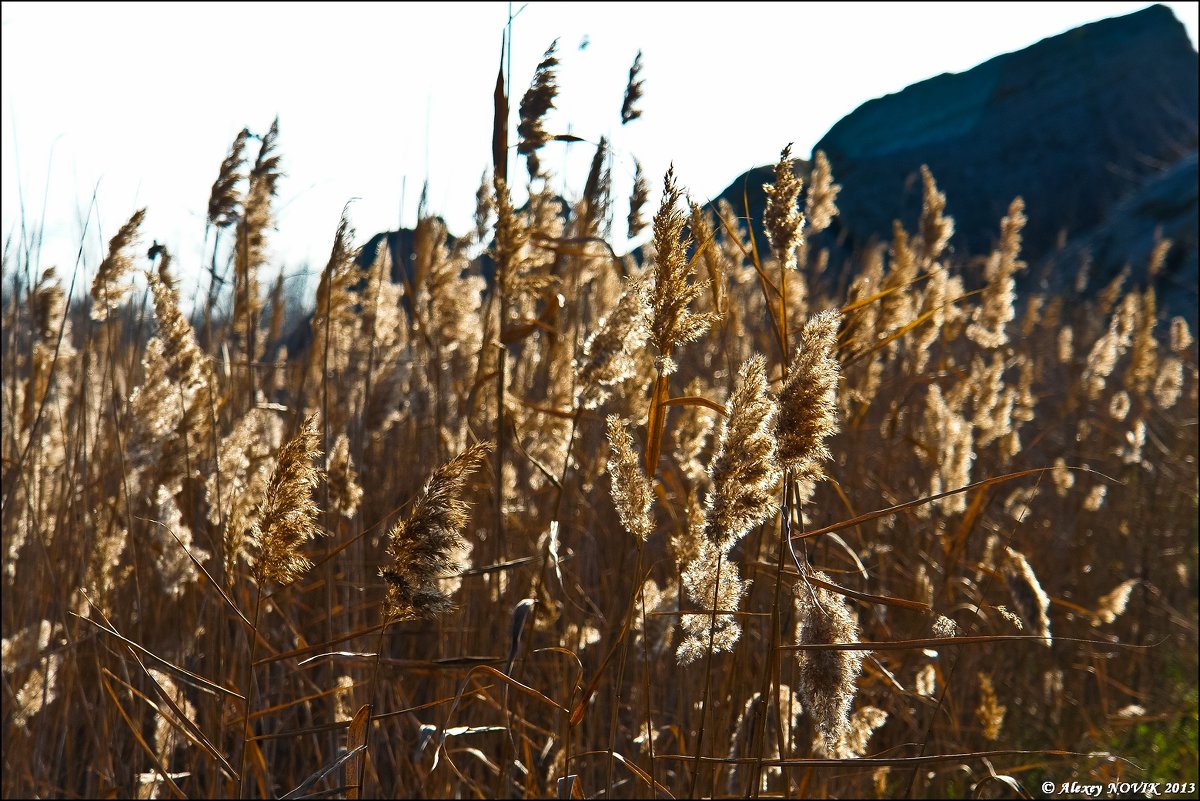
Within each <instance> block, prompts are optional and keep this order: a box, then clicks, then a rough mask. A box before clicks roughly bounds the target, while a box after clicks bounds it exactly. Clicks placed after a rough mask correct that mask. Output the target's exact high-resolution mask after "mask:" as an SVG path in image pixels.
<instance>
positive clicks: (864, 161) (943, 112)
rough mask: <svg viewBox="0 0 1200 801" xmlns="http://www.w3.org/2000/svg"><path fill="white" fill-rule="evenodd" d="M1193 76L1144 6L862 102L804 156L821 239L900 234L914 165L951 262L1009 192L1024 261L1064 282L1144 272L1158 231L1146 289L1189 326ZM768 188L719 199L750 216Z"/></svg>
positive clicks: (983, 239)
mask: <svg viewBox="0 0 1200 801" xmlns="http://www.w3.org/2000/svg"><path fill="white" fill-rule="evenodd" d="M1198 66H1200V64H1198V59H1197V53H1196V51H1195V50H1194V49H1193V47H1192V44H1191V41H1190V40H1189V39H1188V36H1187V33H1186V31H1185V30H1184V27H1183V25H1182V24H1181V23H1180V22H1179V21H1178V20H1177V19H1176V18H1175V16H1174V15H1173V14H1172V13H1171V11H1170V10H1169V9H1167V8H1166V7H1164V6H1151V7H1149V8H1146V9H1144V10H1142V11H1139V12H1136V13H1134V14H1130V15H1127V16H1124V17H1116V18H1113V19H1107V20H1103V21H1100V22H1095V23H1092V24H1089V25H1084V26H1082V27H1080V28H1076V29H1074V30H1071V31H1068V32H1067V33H1064V34H1061V35H1059V36H1054V37H1051V38H1049V39H1045V40H1043V41H1041V42H1038V43H1037V44H1035V45H1033V46H1031V47H1029V48H1026V49H1025V50H1021V51H1019V52H1016V53H1008V54H1005V55H1001V56H997V57H996V58H993V59H991V60H990V61H987V62H985V63H983V64H980V65H979V66H978V67H975V68H974V69H971V70H969V71H967V72H964V73H960V74H953V75H952V74H944V75H939V76H937V77H935V78H931V79H929V80H926V81H922V82H920V83H917V84H914V85H912V86H910V87H908V88H906V89H904V90H903V91H901V92H898V93H896V94H893V95H888V96H886V97H881V98H878V99H875V100H871V101H868V102H867V103H864V104H863V105H862V106H860V107H859V108H858V109H856V110H855V111H854V112H853V113H851V114H850V115H848V116H847V117H845V118H843V119H842V120H841V121H839V122H838V123H837V124H836V125H834V126H833V128H832V129H831V130H830V131H829V132H828V133H827V134H826V135H825V136H824V137H823V138H822V139H821V140H820V142H818V143H817V145H816V146H815V148H814V150H823V151H825V153H826V155H827V156H828V157H829V160H830V162H831V164H832V165H833V173H834V177H835V178H836V179H837V181H838V182H839V183H840V184H842V186H843V189H842V193H841V195H840V197H839V198H838V206H839V207H840V208H841V211H842V214H841V218H840V220H839V227H838V228H836V229H833V230H831V232H830V233H831V235H832V236H831V237H830V238H829V239H828V240H827V241H826V242H823V244H833V243H835V242H836V243H837V244H840V247H841V249H842V250H843V251H844V252H846V253H850V252H853V251H854V250H856V249H858V248H860V247H862V246H863V245H865V244H867V243H868V242H869V241H870V239H871V237H873V236H881V237H884V238H888V237H890V232H891V223H892V220H893V219H899V220H901V221H902V222H903V223H904V224H905V226H906V227H908V228H909V229H910V230H912V228H913V226H914V225H915V222H916V220H917V216H918V212H919V210H920V203H921V181H920V177H919V173H918V170H919V168H920V166H921V165H922V164H928V165H929V166H930V168H931V169H932V170H933V174H934V175H935V176H936V178H937V181H938V185H939V187H940V188H941V189H942V190H943V191H945V192H946V195H947V198H948V200H949V207H948V212H949V213H950V214H952V215H953V216H954V218H955V221H956V227H957V234H956V236H955V239H954V242H953V245H954V247H955V249H956V250H957V252H959V253H979V252H984V251H986V250H987V249H989V248H990V247H991V245H992V243H993V241H994V239H995V237H996V235H997V227H998V223H999V220H1000V218H1001V217H1002V216H1003V215H1004V213H1005V210H1006V209H1007V207H1008V204H1009V202H1010V201H1011V200H1012V199H1013V198H1014V197H1016V196H1017V195H1020V196H1022V197H1023V198H1024V199H1025V204H1026V212H1027V214H1028V216H1029V224H1028V226H1027V228H1026V230H1025V257H1026V259H1027V260H1028V261H1029V262H1030V263H1031V264H1035V265H1036V264H1039V263H1040V264H1043V265H1045V264H1049V263H1053V264H1054V265H1057V266H1058V268H1059V270H1070V271H1071V273H1072V275H1073V272H1074V270H1075V268H1076V266H1077V265H1078V262H1079V257H1080V255H1081V253H1082V251H1083V249H1084V248H1089V249H1091V256H1092V258H1093V260H1094V266H1095V268H1096V269H1095V270H1094V273H1093V285H1097V284H1100V281H1101V280H1102V278H1103V276H1104V275H1106V274H1107V275H1109V276H1111V274H1115V273H1116V272H1118V271H1119V270H1120V269H1121V268H1122V267H1123V266H1124V265H1125V264H1126V263H1129V264H1131V266H1132V267H1133V268H1134V269H1135V270H1136V269H1138V268H1139V267H1140V268H1141V269H1142V271H1143V272H1144V268H1145V260H1146V257H1147V255H1148V253H1149V250H1150V248H1151V247H1152V245H1153V241H1154V233H1155V230H1156V229H1158V228H1161V229H1163V231H1164V235H1166V236H1172V237H1173V238H1176V248H1175V250H1174V252H1173V254H1172V256H1171V257H1170V259H1169V260H1168V264H1167V268H1166V269H1165V270H1164V272H1163V273H1162V274H1161V275H1160V281H1161V282H1162V284H1163V287H1162V289H1164V290H1166V291H1167V292H1170V293H1173V297H1172V298H1170V299H1169V305H1170V307H1171V309H1172V311H1173V312H1175V313H1184V311H1185V306H1186V307H1190V309H1187V310H1186V311H1187V313H1188V314H1189V316H1190V317H1191V318H1192V319H1193V320H1194V319H1195V316H1196V311H1195V303H1196V280H1197V279H1196V252H1197V250H1196V235H1195V231H1196V150H1197V141H1198V125H1197V117H1198V115H1200V108H1198V101H1197V94H1198V89H1197V74H1198V73H1197V68H1198ZM1189 164H1190V165H1191V166H1190V167H1189V166H1188V165H1189ZM798 167H800V168H802V167H803V165H802V164H798ZM1189 170H1190V172H1189ZM1188 176H1190V178H1189V177H1188ZM769 179H770V170H769V168H757V169H756V170H752V171H750V172H748V173H747V174H745V175H743V176H742V177H740V178H739V179H738V180H737V181H735V182H734V183H733V184H732V185H731V186H730V187H729V188H728V189H727V190H725V192H724V193H722V196H723V197H725V198H726V199H728V200H729V201H730V202H731V203H733V205H734V208H735V209H738V210H739V211H740V210H741V209H742V208H743V200H742V197H743V191H744V189H745V191H746V192H747V194H748V195H749V198H750V206H749V208H750V213H751V218H752V219H758V218H759V217H760V216H761V209H762V200H761V198H762V190H761V184H762V183H763V181H764V180H769ZM1064 243H1069V244H1068V247H1067V248H1065V249H1063V247H1062V246H1063V245H1064ZM1041 272H1042V271H1039V270H1031V271H1028V272H1027V276H1028V277H1027V279H1026V280H1032V277H1033V276H1035V275H1038V274H1039V273H1041ZM1134 277H1135V279H1136V274H1135V276H1134ZM1050 283H1055V280H1051V281H1050ZM1180 293H1182V294H1180ZM1189 293H1190V294H1189ZM1161 296H1162V293H1160V297H1161Z"/></svg>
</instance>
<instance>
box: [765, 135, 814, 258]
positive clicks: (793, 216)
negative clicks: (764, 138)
mask: <svg viewBox="0 0 1200 801" xmlns="http://www.w3.org/2000/svg"><path fill="white" fill-rule="evenodd" d="M803 185H804V181H803V180H802V179H800V178H799V177H797V176H796V175H794V174H793V172H792V146H791V145H790V144H789V145H788V146H787V147H785V148H784V149H783V152H782V153H780V154H779V162H778V163H777V164H776V165H775V183H773V184H763V191H764V192H766V194H767V206H766V209H765V210H764V211H763V228H764V229H765V230H766V233H767V241H768V242H770V243H771V251H772V252H773V253H774V254H775V257H776V258H777V259H779V261H781V262H782V263H783V266H784V269H787V270H794V269H796V248H798V247H799V246H800V245H801V244H802V243H803V242H804V215H803V214H801V213H800V209H799V208H798V207H797V205H796V201H797V199H798V198H799V197H800V189H801V187H802V186H803Z"/></svg>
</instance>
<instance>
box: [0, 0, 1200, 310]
mask: <svg viewBox="0 0 1200 801" xmlns="http://www.w3.org/2000/svg"><path fill="white" fill-rule="evenodd" d="M1146 5H1147V4H1146V3H1123V2H1092V3H1049V2H1041V3H1030V4H1017V3H937V4H934V3H911V2H910V3H881V4H870V3H860V4H840V3H805V4H780V3H770V4H753V3H740V4H737V5H732V4H724V3H714V4H704V3H688V4H682V3H672V4H653V3H638V4H618V3H543V2H531V3H528V4H525V5H522V4H520V3H515V4H513V6H512V8H513V10H514V12H516V11H519V13H518V14H517V16H516V19H515V21H514V23H513V53H512V87H513V89H512V93H513V98H512V105H513V108H514V116H515V109H516V106H517V105H518V103H519V101H520V96H521V94H522V93H523V92H524V90H525V89H526V88H527V87H528V85H529V81H530V78H531V77H532V74H533V69H534V67H535V65H536V64H537V62H538V61H539V60H540V59H541V56H542V53H543V51H544V50H545V49H546V48H547V46H548V45H549V44H550V42H551V41H553V40H554V39H555V38H558V39H559V55H560V58H561V60H562V66H561V68H560V71H559V79H558V82H559V85H560V94H559V97H558V100H557V108H556V109H555V110H553V111H552V112H551V113H550V115H549V118H548V120H547V127H548V128H549V129H551V130H552V132H555V133H558V132H562V133H566V132H570V133H573V134H575V135H577V136H580V137H582V138H583V139H585V140H587V142H591V143H595V142H597V141H598V140H599V138H600V137H601V136H608V137H609V138H610V140H611V141H612V143H613V145H614V156H615V160H614V165H613V182H614V194H615V195H617V196H618V202H617V208H616V213H617V214H618V215H619V217H618V219H623V217H624V214H625V203H624V202H623V201H622V200H620V198H621V197H622V196H627V193H628V189H629V184H630V181H631V179H632V173H633V161H632V157H633V156H637V157H638V158H639V159H640V160H641V162H642V164H643V166H644V169H645V170H646V172H647V174H648V175H649V176H650V177H651V179H652V180H651V183H652V185H653V186H654V187H655V190H656V193H657V188H658V186H659V184H660V183H661V177H662V174H663V172H664V171H665V170H666V168H667V166H668V164H669V163H670V162H671V161H674V163H675V166H676V172H677V174H678V176H679V179H680V182H681V183H682V184H683V185H684V186H686V187H687V188H688V189H689V191H691V192H692V194H693V195H694V196H695V197H696V198H697V199H707V198H709V197H712V196H714V195H716V194H717V193H719V192H720V191H721V190H722V189H723V188H724V187H725V186H726V185H728V184H729V183H730V182H731V181H732V180H733V179H734V178H736V177H737V176H738V175H739V174H740V173H741V172H743V171H745V170H746V169H748V168H750V167H752V166H755V165H758V164H765V163H768V162H772V161H774V160H776V159H777V158H778V155H779V151H780V149H781V148H782V147H783V146H784V145H786V144H787V143H788V142H794V143H795V148H794V152H795V154H796V155H798V156H804V157H807V156H808V155H809V153H810V152H811V149H812V146H813V145H814V144H815V143H816V142H817V140H818V139H819V138H820V137H821V136H822V135H823V134H824V133H825V132H826V131H828V130H829V128H830V127H831V126H832V125H833V124H834V123H835V122H837V120H838V119H840V118H841V117H843V116H845V115H846V114H848V113H850V112H851V111H853V110H854V109H855V108H857V107H858V106H859V105H860V104H862V103H863V102H865V101H867V100H869V99H871V98H874V97H878V96H880V95H884V94H887V93H891V92H896V91H899V90H900V89H903V88H904V87H905V86H907V85H909V84H911V83H914V82H916V81H920V80H923V79H925V78H929V77H932V76H934V75H937V74H939V73H943V72H961V71H963V70H967V69H970V68H971V67H973V66H975V65H976V64H979V63H981V62H983V61H985V60H987V59H989V58H991V57H992V56H995V55H997V54H999V53H1005V52H1011V51H1014V50H1019V49H1021V48H1024V47H1027V46H1028V45H1031V44H1033V43H1034V42H1036V41H1039V40H1041V39H1043V38H1045V37H1047V36H1053V35H1055V34H1058V33H1062V32H1063V31H1066V30H1069V29H1070V28H1073V27H1076V26H1078V25H1081V24H1083V23H1086V22H1090V21H1094V20H1097V19H1102V18H1105V17H1110V16H1117V15H1121V14H1127V13H1131V12H1133V11H1136V10H1138V9H1140V8H1144V7H1145V6H1146ZM1166 5H1168V6H1169V7H1171V8H1172V9H1173V11H1174V12H1175V15H1176V16H1177V17H1179V18H1180V19H1181V21H1183V23H1184V24H1185V26H1186V27H1187V30H1188V33H1189V35H1190V36H1191V38H1192V42H1193V46H1194V45H1195V42H1196V39H1197V16H1198V13H1197V7H1198V4H1197V3H1167V4H1166ZM509 8H510V6H509V4H508V3H506V2H487V3H470V4H467V3H464V4H450V3H400V4H375V3H370V4H366V3H364V4H356V3H338V4H336V5H333V4H326V3H288V4H262V5H258V4H248V3H239V4H210V3H205V4H173V3H164V4H149V3H145V4H143V3H138V4H124V3H95V4H93V3H88V4H69V3H68V4H64V3H18V2H5V3H4V4H3V7H2V30H3V50H2V52H3V71H2V84H3V87H2V94H3V98H2V106H3V132H2V136H0V140H2V141H0V145H2V151H3V152H2V157H3V220H2V223H3V228H4V231H3V233H4V236H5V237H6V238H7V237H9V236H13V237H14V238H15V239H19V238H20V225H21V220H22V210H23V214H24V219H25V222H26V225H27V226H30V225H36V224H37V223H38V221H43V222H44V230H45V240H44V246H43V249H42V253H41V257H40V260H39V263H40V266H41V267H47V266H50V265H52V264H57V265H58V266H59V267H60V273H63V272H66V273H68V274H69V273H70V272H71V270H72V268H73V267H74V265H75V261H76V251H77V250H78V248H79V244H80V241H81V235H82V232H83V223H84V220H85V218H87V217H88V213H89V206H90V205H91V199H92V196H93V192H94V193H95V197H96V202H95V205H94V208H93V210H92V216H91V222H90V223H89V228H88V234H87V240H86V241H87V244H88V247H87V249H85V252H86V253H87V254H88V255H85V258H84V260H83V261H84V263H83V264H82V265H81V270H82V271H83V272H82V274H81V278H80V280H81V281H90V278H91V275H92V274H93V273H94V271H95V268H96V266H97V263H96V259H97V255H95V254H98V253H99V251H100V250H101V248H102V245H103V243H104V242H106V241H107V239H108V238H109V237H111V236H112V234H113V233H114V232H115V230H116V228H117V227H118V226H120V225H121V224H122V223H123V222H124V221H125V220H126V219H127V218H128V217H129V215H130V214H131V213H132V212H133V211H134V210H135V209H137V208H139V207H141V206H146V207H148V213H147V218H146V223H145V224H144V226H143V232H144V235H145V237H146V240H147V244H148V243H149V240H151V239H157V240H158V241H159V242H161V243H164V244H166V245H168V246H169V247H170V248H171V250H172V251H173V252H174V253H175V254H176V256H177V259H178V261H177V264H180V265H181V270H182V271H184V272H189V271H190V272H192V273H193V274H194V273H195V272H196V270H197V268H198V266H199V265H200V264H201V263H202V262H203V261H204V258H203V255H202V254H203V236H204V214H205V210H206V207H207V202H208V195H209V191H210V189H211V186H212V183H213V180H214V178H215V177H216V174H217V169H218V167H219V166H220V162H221V159H222V158H223V157H224V156H225V154H226V152H227V151H228V148H229V145H230V143H231V141H232V140H233V137H234V135H235V134H236V133H237V132H238V131H239V130H240V129H241V128H242V127H243V126H246V127H249V128H250V130H251V131H253V132H255V133H260V134H261V133H264V132H265V131H266V129H267V128H268V126H269V125H270V123H271V120H272V119H273V118H274V117H275V116H276V115H278V116H279V120H280V151H281V153H282V156H283V168H284V171H285V173H286V177H285V178H284V179H283V180H282V181H281V184H280V197H279V201H278V215H277V216H278V229H279V230H278V233H275V234H273V235H272V239H271V246H272V250H273V254H274V266H273V268H272V274H273V271H274V269H276V268H277V267H278V266H279V265H283V266H284V267H285V269H286V270H288V271H289V272H295V271H299V270H300V269H301V268H303V267H304V266H305V265H307V266H309V267H310V268H311V269H316V270H319V269H320V267H321V266H322V265H323V263H324V260H325V258H327V256H328V253H329V247H330V243H331V242H332V238H333V234H334V230H335V228H336V226H337V222H338V216H339V214H340V212H341V209H342V207H343V206H344V205H345V204H346V202H347V201H348V200H350V199H351V198H357V200H356V201H355V203H354V205H353V206H352V212H351V217H352V223H353V224H354V226H355V227H356V228H357V229H358V232H359V237H358V241H359V242H362V241H364V240H365V239H366V238H367V237H369V236H370V235H371V234H373V233H375V232H377V231H381V230H385V229H389V228H392V229H394V228H395V227H396V226H397V224H398V223H401V222H402V223H403V224H404V225H411V224H412V223H413V220H414V216H415V212H416V205H417V197H418V195H419V193H420V190H421V185H422V183H423V182H424V181H425V180H426V179H428V181H429V201H430V208H431V210H432V211H433V212H435V213H439V214H441V215H443V216H444V217H445V218H446V219H447V221H448V223H449V225H450V227H451V230H452V231H465V230H467V229H468V227H469V226H470V225H471V218H472V212H473V210H474V202H475V190H476V189H477V187H478V185H479V179H480V175H481V173H482V172H483V171H484V169H485V168H487V167H488V166H489V163H490V160H491V151H490V143H491V116H492V88H493V85H494V82H495V76H496V69H497V65H498V58H499V52H500V39H501V32H502V30H503V29H504V27H505V24H506V22H507V19H508V14H509ZM638 50H641V51H642V52H643V62H644V69H643V71H642V77H643V79H644V80H645V95H644V98H643V100H642V102H641V108H642V109H643V116H642V117H641V118H640V119H638V120H636V121H634V122H632V123H630V124H629V125H627V126H622V125H621V124H620V109H621V100H622V95H623V92H624V88H625V83H626V79H627V77H628V71H629V66H630V64H631V63H632V61H633V58H634V55H635V54H636V53H637V51H638ZM514 125H515V122H514ZM511 141H513V142H515V141H516V137H515V134H514V135H513V136H512V138H511ZM252 144H254V143H252ZM593 150H594V148H593V146H592V145H589V144H586V143H583V144H577V145H573V146H570V147H568V146H566V145H563V144H551V145H549V146H548V147H547V148H546V150H545V151H544V154H545V155H544V156H543V163H544V164H545V165H546V166H547V167H548V168H549V169H550V170H551V171H552V172H554V173H555V178H554V181H555V182H556V186H562V185H564V184H565V186H566V187H569V190H570V192H572V193H574V192H577V191H579V190H580V189H581V187H582V184H583V178H584V176H585V174H586V171H587V166H588V162H589V161H590V158H591V155H592V153H593ZM512 174H513V175H514V176H518V177H522V178H523V177H524V175H525V171H524V163H523V161H522V162H519V163H518V162H516V161H514V162H513V168H512ZM835 177H836V176H835ZM614 234H615V235H616V236H617V237H618V239H619V242H618V244H619V243H620V242H622V241H623V236H624V227H623V226H622V225H620V224H618V225H617V226H615V227H614ZM618 249H620V248H618ZM83 285H85V286H86V284H83Z"/></svg>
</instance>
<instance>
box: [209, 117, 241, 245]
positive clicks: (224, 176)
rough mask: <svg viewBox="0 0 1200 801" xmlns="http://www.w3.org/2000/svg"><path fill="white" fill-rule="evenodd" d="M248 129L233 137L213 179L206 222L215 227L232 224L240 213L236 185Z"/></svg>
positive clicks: (239, 179)
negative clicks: (227, 152)
mask: <svg viewBox="0 0 1200 801" xmlns="http://www.w3.org/2000/svg"><path fill="white" fill-rule="evenodd" d="M249 136H250V131H249V130H247V129H245V128H243V129H242V130H241V131H239V132H238V135H237V136H236V137H234V140H233V144H232V145H230V147H229V155H227V156H226V157H225V160H224V161H222V162H221V169H220V170H219V171H218V172H217V180H215V181H213V185H212V192H211V193H209V196H208V223H209V225H213V226H216V227H217V228H228V227H229V226H231V225H233V224H234V223H235V222H236V221H237V219H238V217H239V214H240V209H241V203H242V198H241V195H240V194H239V193H238V190H237V185H238V182H239V181H241V179H242V167H243V166H245V164H246V157H245V156H244V155H243V152H244V151H245V149H246V140H247V139H248V138H249Z"/></svg>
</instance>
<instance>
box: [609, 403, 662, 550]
mask: <svg viewBox="0 0 1200 801" xmlns="http://www.w3.org/2000/svg"><path fill="white" fill-rule="evenodd" d="M608 441H609V444H610V445H611V446H612V454H613V455H612V458H610V459H609V460H608V472H609V475H611V476H612V497H613V505H614V506H616V508H617V514H618V515H619V516H620V518H621V525H623V526H624V527H625V530H626V531H628V532H629V533H630V534H632V535H633V536H634V537H636V538H637V539H638V540H639V541H641V542H645V541H646V538H647V537H649V536H650V533H651V532H652V531H653V530H654V520H653V518H652V517H651V514H650V510H651V508H652V506H653V504H654V491H653V489H652V488H651V487H650V482H649V480H647V478H646V475H645V473H643V472H642V469H641V467H640V465H639V464H638V456H637V453H635V452H634V450H633V437H631V436H630V435H629V430H628V429H627V428H626V426H625V423H624V422H623V421H622V420H621V419H620V418H619V417H617V416H616V415H614V414H610V415H609V416H608Z"/></svg>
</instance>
